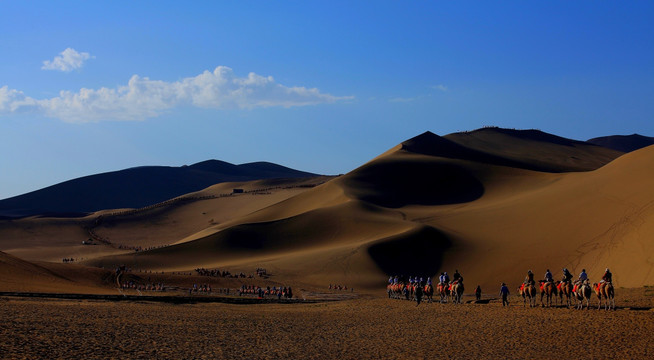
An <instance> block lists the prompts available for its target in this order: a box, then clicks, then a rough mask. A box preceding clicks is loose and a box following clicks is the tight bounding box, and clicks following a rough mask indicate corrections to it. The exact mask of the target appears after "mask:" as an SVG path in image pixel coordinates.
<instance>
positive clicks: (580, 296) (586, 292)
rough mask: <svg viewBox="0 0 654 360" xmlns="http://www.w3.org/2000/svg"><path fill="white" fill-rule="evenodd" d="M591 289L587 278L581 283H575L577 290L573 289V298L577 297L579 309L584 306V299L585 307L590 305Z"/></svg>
mask: <svg viewBox="0 0 654 360" xmlns="http://www.w3.org/2000/svg"><path fill="white" fill-rule="evenodd" d="M592 291H593V290H592V289H591V288H590V285H589V284H588V280H585V281H584V282H583V283H582V284H580V285H577V290H576V291H575V298H576V299H577V309H579V310H581V309H583V308H584V300H586V309H588V308H589V307H590V294H591V292H592Z"/></svg>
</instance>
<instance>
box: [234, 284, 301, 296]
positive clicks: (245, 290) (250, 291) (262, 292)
mask: <svg viewBox="0 0 654 360" xmlns="http://www.w3.org/2000/svg"><path fill="white" fill-rule="evenodd" d="M237 291H238V295H239V296H242V295H257V296H258V297H260V298H264V297H266V296H276V297H277V299H281V298H285V299H291V298H292V297H293V289H291V287H290V286H288V287H286V286H273V287H270V286H267V287H266V288H262V287H261V286H256V285H242V286H241V287H240V288H239V289H238V290H237Z"/></svg>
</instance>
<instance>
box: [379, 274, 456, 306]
mask: <svg viewBox="0 0 654 360" xmlns="http://www.w3.org/2000/svg"><path fill="white" fill-rule="evenodd" d="M464 289H465V288H464V286H463V277H462V276H461V274H459V271H458V270H456V271H455V273H454V275H453V279H452V281H450V278H449V276H448V275H447V272H444V273H441V275H440V277H439V282H438V285H436V289H434V286H433V284H432V281H431V277H428V278H427V281H426V282H425V281H424V278H420V279H418V277H411V276H410V277H409V280H408V281H407V282H405V281H403V280H401V279H399V278H398V277H397V276H395V277H393V276H391V277H390V278H389V279H388V286H387V287H386V292H387V293H388V297H389V298H391V299H405V300H412V301H415V302H417V304H418V305H420V302H421V301H422V299H423V297H424V298H426V301H427V302H429V303H431V302H433V301H434V290H436V291H437V294H438V295H439V296H440V300H439V302H440V303H446V302H448V301H450V299H451V301H452V303H454V304H460V303H461V302H462V298H463V291H464Z"/></svg>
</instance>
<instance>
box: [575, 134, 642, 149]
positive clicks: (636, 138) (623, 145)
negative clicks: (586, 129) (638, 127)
mask: <svg viewBox="0 0 654 360" xmlns="http://www.w3.org/2000/svg"><path fill="white" fill-rule="evenodd" d="M587 142H589V143H591V144H595V145H599V146H603V147H605V148H609V149H613V150H617V151H622V152H631V151H634V150H638V149H641V148H644V147H647V146H650V145H654V137H649V136H643V135H638V134H633V135H614V136H602V137H597V138H593V139H590V140H588V141H587Z"/></svg>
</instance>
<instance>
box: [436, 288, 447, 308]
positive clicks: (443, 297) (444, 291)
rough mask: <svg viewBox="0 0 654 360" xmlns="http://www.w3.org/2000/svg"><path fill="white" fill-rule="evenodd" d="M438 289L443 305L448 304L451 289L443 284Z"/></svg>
mask: <svg viewBox="0 0 654 360" xmlns="http://www.w3.org/2000/svg"><path fill="white" fill-rule="evenodd" d="M436 288H437V290H438V293H439V294H440V296H441V301H440V302H441V304H442V303H446V302H447V300H448V299H449V297H450V287H449V286H448V285H447V284H444V283H441V284H438V285H437V286H436Z"/></svg>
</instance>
